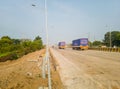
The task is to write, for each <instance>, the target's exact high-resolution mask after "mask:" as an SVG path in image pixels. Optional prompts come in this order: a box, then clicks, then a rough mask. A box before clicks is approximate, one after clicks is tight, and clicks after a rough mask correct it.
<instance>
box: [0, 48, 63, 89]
mask: <svg viewBox="0 0 120 89" xmlns="http://www.w3.org/2000/svg"><path fill="white" fill-rule="evenodd" d="M44 52H45V50H41V51H36V52H33V53H30V54H28V55H25V56H23V57H22V58H19V59H18V60H15V61H7V62H0V89H38V88H39V87H41V86H43V87H48V79H47V78H46V79H43V78H42V59H43V58H42V57H40V56H41V55H43V54H44ZM52 62H53V63H52ZM54 65H55V62H54V60H52V59H51V77H52V87H53V89H62V88H61V87H62V83H61V80H60V77H59V74H58V72H57V71H56V70H55V68H54ZM46 89H48V88H46Z"/></svg>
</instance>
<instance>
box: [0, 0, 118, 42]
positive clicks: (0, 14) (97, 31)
mask: <svg viewBox="0 0 120 89" xmlns="http://www.w3.org/2000/svg"><path fill="white" fill-rule="evenodd" d="M44 1H45V0H0V37H2V36H6V35H7V36H10V37H11V38H18V39H23V38H28V39H34V38H35V37H36V36H38V35H39V36H40V37H42V40H43V42H44V43H46V30H45V8H44ZM32 4H35V5H36V6H35V7H33V6H32ZM47 18H48V19H47V20H48V22H47V24H48V38H49V44H58V42H59V41H65V42H66V43H71V42H72V40H74V39H78V38H89V40H90V41H95V40H99V41H102V40H103V39H104V34H105V33H106V32H108V31H120V0H47Z"/></svg>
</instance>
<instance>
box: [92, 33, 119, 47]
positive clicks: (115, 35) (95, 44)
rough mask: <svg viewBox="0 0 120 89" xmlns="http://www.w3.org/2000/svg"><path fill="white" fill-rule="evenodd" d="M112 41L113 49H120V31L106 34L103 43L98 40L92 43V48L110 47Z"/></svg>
mask: <svg viewBox="0 0 120 89" xmlns="http://www.w3.org/2000/svg"><path fill="white" fill-rule="evenodd" d="M110 40H111V46H112V47H120V31H112V32H107V33H105V35H104V39H103V41H97V40H96V41H94V42H93V43H91V46H92V47H101V46H103V45H104V46H106V47H110Z"/></svg>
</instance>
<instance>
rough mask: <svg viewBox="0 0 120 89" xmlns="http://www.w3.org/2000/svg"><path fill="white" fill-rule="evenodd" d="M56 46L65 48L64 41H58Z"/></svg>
mask: <svg viewBox="0 0 120 89" xmlns="http://www.w3.org/2000/svg"><path fill="white" fill-rule="evenodd" d="M58 47H59V49H65V47H66V43H65V42H59V43H58Z"/></svg>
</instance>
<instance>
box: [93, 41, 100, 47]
mask: <svg viewBox="0 0 120 89" xmlns="http://www.w3.org/2000/svg"><path fill="white" fill-rule="evenodd" d="M101 45H102V42H101V41H94V42H93V46H101Z"/></svg>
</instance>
